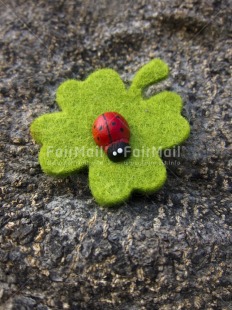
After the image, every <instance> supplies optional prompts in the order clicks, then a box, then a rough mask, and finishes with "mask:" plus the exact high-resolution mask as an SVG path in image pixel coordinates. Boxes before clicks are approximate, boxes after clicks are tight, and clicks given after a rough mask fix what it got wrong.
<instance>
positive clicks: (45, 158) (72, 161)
mask: <svg viewBox="0 0 232 310" xmlns="http://www.w3.org/2000/svg"><path fill="white" fill-rule="evenodd" d="M167 75H168V66H167V65H166V64H165V63H164V62H163V61H162V60H160V59H154V60H152V61H150V62H149V63H148V64H146V65H145V66H143V67H142V68H141V69H140V70H139V71H138V72H137V73H136V75H135V77H134V78H133V80H132V83H131V85H130V87H129V88H127V87H126V86H125V85H124V83H123V82H122V80H121V78H120V76H119V75H118V74H117V73H116V72H115V71H114V70H112V69H100V70H97V71H95V72H94V73H92V74H91V75H90V76H89V77H88V78H87V79H86V80H85V81H78V80H67V81H65V82H63V83H62V84H61V85H60V86H59V88H58V90H57V97H56V101H57V103H58V105H59V107H60V109H61V111H60V112H55V113H50V114H44V115H42V116H40V117H38V118H37V119H36V120H35V121H34V122H33V123H32V125H31V134H32V136H33V138H34V139H35V141H36V142H38V143H40V144H42V147H41V150H40V153H39V162H40V165H41V167H42V170H43V171H44V172H45V173H47V174H50V175H54V176H62V177H63V176H67V175H69V174H72V173H75V172H77V171H80V170H82V169H83V168H86V167H88V171H89V186H90V189H91V192H92V194H93V196H94V198H95V200H96V201H97V202H98V203H99V204H100V205H103V206H111V205H115V204H117V203H120V202H123V201H124V200H126V199H128V198H129V197H130V195H131V193H132V192H133V191H139V192H143V193H152V192H154V191H156V190H158V189H159V188H160V187H161V186H162V185H163V184H164V182H165V180H166V168H165V165H164V163H163V161H162V160H161V158H160V151H161V150H164V149H169V148H171V147H173V146H176V145H178V144H180V143H181V142H183V141H184V140H185V139H186V138H187V137H188V136H189V132H190V127H189V123H188V121H187V120H186V119H185V118H184V117H183V116H181V109H182V100H181V97H180V96H179V95H177V94H176V93H175V92H170V91H162V92H160V93H158V94H156V95H154V96H152V97H150V98H143V91H144V89H145V88H146V87H148V86H149V85H151V84H154V83H156V82H158V81H160V80H162V79H164V78H166V77H167ZM108 111H114V112H118V113H120V114H121V115H123V117H124V118H125V119H126V120H127V122H128V124H129V126H130V131H131V138H130V145H131V147H132V154H131V156H130V158H128V159H126V160H125V161H122V162H118V163H114V162H112V161H110V160H109V158H108V157H107V155H106V154H105V153H104V152H103V151H102V150H101V148H99V147H98V146H96V144H95V142H94V140H93V137H92V125H93V122H94V120H95V119H96V117H98V116H99V115H100V114H102V113H104V112H108Z"/></svg>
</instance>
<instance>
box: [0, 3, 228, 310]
mask: <svg viewBox="0 0 232 310" xmlns="http://www.w3.org/2000/svg"><path fill="white" fill-rule="evenodd" d="M83 2H84V3H85V4H81V1H36V2H34V1H21V0H17V1H14V2H13V1H12V2H9V4H8V2H7V1H4V0H3V1H1V3H0V5H1V38H2V41H1V42H2V43H1V52H2V56H3V58H2V59H3V61H2V65H1V67H2V74H3V78H2V80H1V95H2V99H1V100H2V103H3V105H1V114H2V118H1V119H2V121H1V152H2V153H1V154H2V155H1V168H2V170H1V176H2V178H1V200H2V207H1V209H0V229H1V233H0V264H1V265H0V266H1V269H0V300H1V301H0V304H1V306H0V308H1V309H4V310H5V309H14V310H18V309H38V310H46V309H123V310H124V309H133V310H137V309H139V310H140V309H159V310H167V309H184V310H185V309H231V308H230V307H231V305H232V301H231V278H232V276H231V267H232V266H231V252H232V251H231V245H232V243H231V227H230V224H231V183H230V177H231V166H232V160H231V158H230V154H229V152H231V144H230V141H231V128H229V124H230V121H231V86H232V85H231V76H230V62H229V61H230V60H231V56H232V55H231V40H229V36H230V35H231V16H232V12H231V2H230V1H229V0H228V1H226V0H223V1H217V0H215V1H211V0H207V1H200V0H188V1H177V0H174V1H171V0H169V1H156V3H155V1H152V0H149V1H143V0H140V1H133V2H132V1H128V2H127V4H125V3H124V2H123V1H112V3H111V2H110V1H97V3H98V4H93V5H91V3H94V2H93V1H92V2H91V1H82V3H83ZM154 57H161V58H162V59H164V60H165V61H166V62H167V63H168V64H169V66H170V68H171V75H170V78H169V79H168V80H167V81H165V82H164V83H161V84H159V85H158V86H156V87H153V88H150V89H149V90H148V94H150V93H154V92H155V91H158V90H161V89H164V88H165V89H171V90H174V91H176V92H178V93H179V94H180V95H181V96H182V97H183V98H184V101H185V108H184V111H183V113H184V115H185V116H186V117H187V118H188V119H189V121H190V123H191V127H192V132H191V137H190V139H189V140H188V141H187V142H186V143H185V145H184V146H183V147H182V149H181V157H178V158H173V159H172V160H171V159H170V158H168V160H167V166H168V174H169V176H168V181H167V183H166V185H165V186H164V187H163V188H162V189H161V190H160V191H159V192H158V193H156V194H154V195H151V196H149V197H143V196H139V195H134V196H133V197H132V198H131V200H130V201H129V202H128V203H125V205H123V206H121V207H118V208H114V209H101V208H99V207H98V206H97V205H96V204H95V202H94V201H93V199H92V196H91V194H90V191H89V189H88V185H87V184H88V182H87V175H86V174H85V173H83V174H82V175H78V176H76V177H70V178H66V179H62V180H59V179H54V178H51V177H48V176H47V175H44V174H43V173H42V172H41V169H40V167H39V164H38V162H37V154H38V150H39V147H38V146H37V145H35V144H33V142H32V140H31V138H30V135H29V130H28V128H29V124H30V123H31V122H32V120H33V119H34V118H35V117H37V116H39V115H41V114H43V113H46V112H50V111H55V110H57V106H56V104H55V102H54V93H55V90H56V88H57V87H58V85H59V84H60V83H61V82H62V81H64V80H65V79H67V78H78V79H83V78H85V77H86V76H87V75H88V74H89V73H91V72H92V71H94V70H95V69H96V68H102V67H110V68H113V69H115V70H117V71H118V72H119V73H120V74H121V76H122V78H123V79H124V81H125V82H128V81H130V80H131V77H132V75H133V74H134V73H135V72H136V71H137V70H138V68H139V67H140V66H141V65H143V64H144V63H146V62H148V61H149V60H150V59H152V58H154Z"/></svg>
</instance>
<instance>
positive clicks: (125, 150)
mask: <svg viewBox="0 0 232 310" xmlns="http://www.w3.org/2000/svg"><path fill="white" fill-rule="evenodd" d="M130 155H131V146H130V144H129V143H126V142H123V141H119V142H114V143H112V144H111V145H110V146H109V147H108V149H107V156H108V157H109V159H110V160H112V161H114V162H119V161H122V160H125V159H126V158H128V157H130Z"/></svg>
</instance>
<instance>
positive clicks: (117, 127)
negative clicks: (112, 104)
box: [92, 112, 131, 162]
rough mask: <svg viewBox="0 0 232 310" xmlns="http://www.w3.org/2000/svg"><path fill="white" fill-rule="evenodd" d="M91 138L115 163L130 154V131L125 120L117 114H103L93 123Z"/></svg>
mask: <svg viewBox="0 0 232 310" xmlns="http://www.w3.org/2000/svg"><path fill="white" fill-rule="evenodd" d="M92 133H93V138H94V141H95V142H96V144H97V145H99V146H100V147H102V148H103V150H104V151H105V153H106V154H107V156H108V157H109V159H110V160H112V161H114V162H117V161H122V160H124V159H126V158H128V157H129V156H130V154H131V147H130V145H129V139H130V129H129V125H128V123H127V121H126V120H125V118H124V117H123V116H122V115H120V114H119V113H117V112H105V113H103V114H101V115H99V116H98V117H97V118H96V120H95V121H94V123H93V128H92Z"/></svg>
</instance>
